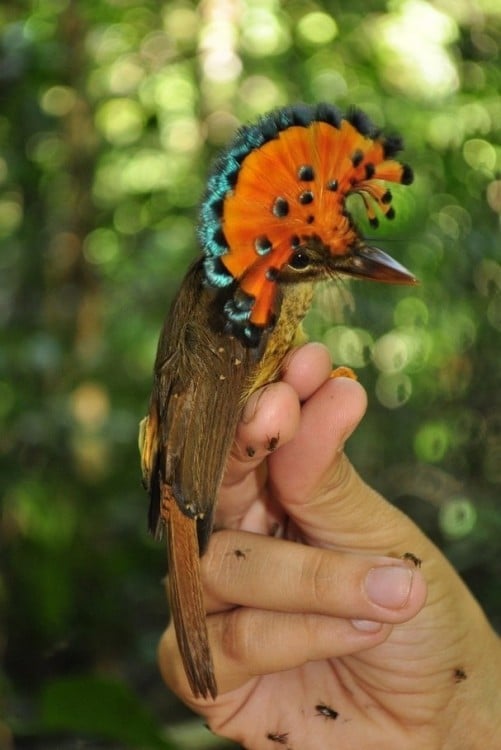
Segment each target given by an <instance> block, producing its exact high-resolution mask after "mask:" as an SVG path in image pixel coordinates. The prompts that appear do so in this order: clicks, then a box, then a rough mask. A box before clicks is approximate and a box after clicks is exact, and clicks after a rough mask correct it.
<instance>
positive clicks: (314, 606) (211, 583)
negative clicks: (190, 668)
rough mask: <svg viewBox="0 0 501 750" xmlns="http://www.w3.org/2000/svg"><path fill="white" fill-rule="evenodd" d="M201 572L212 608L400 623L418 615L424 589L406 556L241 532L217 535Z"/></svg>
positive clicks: (209, 606) (208, 602) (206, 597)
mask: <svg viewBox="0 0 501 750" xmlns="http://www.w3.org/2000/svg"><path fill="white" fill-rule="evenodd" d="M202 577H203V582H204V592H205V602H206V607H207V610H208V611H209V612H218V611H221V610H223V609H225V608H229V607H234V606H235V605H240V606H244V607H253V608H259V609H263V610H275V611H277V612H278V611H279V612H291V613H308V614H321V615H329V616H334V617H342V618H345V619H356V620H374V621H377V622H385V623H397V622H404V621H406V620H407V619H409V617H411V616H413V615H415V614H416V613H417V612H418V611H419V609H420V607H421V606H422V605H423V604H424V601H425V596H426V589H425V584H424V581H423V578H422V576H421V574H420V572H419V570H418V569H416V568H415V567H414V566H413V565H412V564H411V563H409V562H408V561H406V560H399V559H395V558H389V557H380V556H377V557H376V556H368V555H355V554H349V553H346V552H338V551H336V550H326V549H319V548H315V547H308V546H306V545H302V544H297V543H295V542H289V541H286V540H283V539H274V538H272V537H267V536H263V535H260V534H250V533H246V532H241V531H221V532H217V533H216V534H214V535H213V537H212V539H211V541H210V544H209V549H208V550H207V553H206V554H205V555H204V557H203V558H202Z"/></svg>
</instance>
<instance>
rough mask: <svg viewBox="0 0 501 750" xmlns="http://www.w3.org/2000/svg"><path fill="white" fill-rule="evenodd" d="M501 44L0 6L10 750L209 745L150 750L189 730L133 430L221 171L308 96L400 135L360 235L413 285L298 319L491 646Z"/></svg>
mask: <svg viewBox="0 0 501 750" xmlns="http://www.w3.org/2000/svg"><path fill="white" fill-rule="evenodd" d="M500 26H501V12H500V9H499V4H498V3H496V2H495V0H475V2H472V1H471V0H436V2H427V1H426V0H389V1H388V2H383V1H382V0H374V2H371V3H370V4H367V3H366V2H363V1H362V0H331V1H330V2H322V0H317V1H315V2H314V1H313V0H290V1H289V2H287V3H280V2H279V1H278V0H256V1H252V2H251V0H240V1H239V2H237V1H236V0H235V1H233V0H206V1H205V2H203V3H195V2H189V1H188V0H185V1H182V0H180V1H179V2H178V1H177V0H172V1H167V2H160V3H158V2H153V0H142V2H138V0H111V1H110V0H91V1H90V2H86V3H83V2H82V3H78V2H77V1H76V0H24V1H23V2H19V3H17V4H4V5H2V7H1V8H0V45H1V59H0V87H1V98H0V102H1V106H0V242H1V247H0V319H1V324H2V347H1V350H0V415H1V424H2V429H1V434H0V454H1V460H2V474H1V476H2V519H1V525H0V549H1V557H2V570H1V575H0V602H1V607H2V612H3V620H4V628H3V634H2V635H1V638H0V649H1V651H2V653H3V662H4V667H3V672H2V676H1V685H2V693H3V697H2V708H1V711H2V713H4V714H5V715H6V717H7V724H6V725H4V726H3V727H0V746H2V747H4V746H5V747H9V746H10V744H11V741H12V734H11V733H14V734H15V735H16V737H17V743H16V747H23V748H24V747H26V748H28V747H29V748H37V749H38V748H44V747H55V746H56V744H54V743H55V742H56V740H55V739H54V738H55V737H56V738H57V747H60V748H64V747H73V746H76V745H73V744H72V742H73V740H75V741H76V739H75V738H78V737H81V736H83V737H91V738H94V742H95V744H93V745H92V746H93V747H98V746H101V743H103V746H104V745H106V746H108V747H110V746H113V747H145V748H146V747H170V746H175V747H181V746H182V747H194V746H196V747H199V748H202V747H204V746H207V747H208V746H209V742H211V743H213V742H214V739H213V738H210V736H209V734H208V733H207V732H205V733H204V734H203V735H202V736H200V737H198V738H197V740H196V742H195V741H194V740H193V739H190V740H189V741H188V740H183V739H182V736H181V734H180V735H179V737H178V738H177V739H176V736H177V735H175V733H174V735H175V736H174V739H173V740H171V742H173V743H174V744H173V745H168V744H167V740H166V739H162V737H163V736H164V735H162V727H163V726H165V725H166V726H167V728H169V727H172V725H173V724H176V723H179V722H180V721H184V720H186V719H187V717H188V712H187V711H183V709H182V708H181V707H180V706H179V704H178V703H176V702H175V701H174V699H173V698H171V697H169V695H168V694H167V691H166V690H165V689H164V687H163V686H162V684H161V682H160V678H159V676H158V675H157V672H156V666H155V649H156V643H157V640H158V637H159V635H160V633H161V630H162V628H163V626H164V624H165V622H166V618H167V609H166V604H165V599H164V592H163V588H162V585H161V578H162V575H163V572H164V564H165V563H164V550H163V549H161V548H159V547H158V546H157V545H154V544H153V543H152V542H151V541H150V540H149V539H148V537H147V535H146V532H145V511H146V497H145V496H144V494H143V492H142V489H141V487H140V482H139V469H138V457H137V447H136V428H137V423H138V421H139V419H140V417H141V416H142V415H143V413H144V412H145V409H146V404H147V398H148V395H149V389H150V383H151V374H150V373H151V368H152V362H153V357H154V351H155V346H156V339H157V335H158V332H159V329H160V325H161V322H162V320H163V317H164V315H165V313H166V310H167V308H168V305H169V301H170V299H171V298H172V295H173V293H174V291H175V290H176V288H177V286H178V284H179V281H180V278H181V276H182V274H183V273H184V271H185V269H186V267H187V265H188V262H189V260H190V259H191V258H192V257H193V255H194V253H195V252H197V248H196V242H195V222H196V211H197V204H198V201H199V198H200V195H201V192H202V190H203V186H204V180H205V175H206V172H207V167H208V164H209V161H210V158H211V157H212V156H213V154H214V153H215V152H216V150H217V149H218V148H219V147H220V146H221V145H223V144H225V143H226V142H227V140H228V138H229V137H230V136H231V134H232V133H233V131H234V129H235V128H236V127H237V125H238V124H239V123H240V122H245V121H248V120H250V119H253V118H255V116H256V115H258V114H261V113H262V112H264V111H266V110H267V109H269V108H271V107H274V106H279V105H284V104H286V103H290V102H294V101H297V100H305V101H316V100H327V101H332V102H335V103H337V104H338V105H339V106H341V107H342V108H346V107H348V106H349V105H352V104H356V105H357V106H359V107H361V108H362V109H364V110H365V111H366V112H367V113H368V114H370V115H371V117H372V118H373V119H374V120H375V121H376V122H377V123H378V124H380V125H381V126H384V127H386V128H387V129H389V130H395V131H397V132H401V133H403V134H404V135H405V140H406V153H405V158H406V160H407V161H409V162H410V163H411V164H412V165H413V167H414V169H415V171H416V175H417V179H416V182H415V184H414V186H413V187H412V188H410V189H405V190H403V191H401V192H398V194H397V195H396V199H395V206H396V209H397V220H396V221H395V222H393V223H392V225H391V226H390V225H384V226H383V227H381V229H380V230H378V231H377V232H374V230H371V232H372V233H371V235H370V236H371V237H373V238H374V240H375V241H377V242H378V243H379V244H381V245H382V246H384V247H386V248H387V249H389V250H390V251H391V252H392V253H393V254H394V255H395V256H396V257H397V258H398V259H399V260H400V261H401V262H402V263H404V264H405V265H407V266H408V267H409V268H411V269H412V270H413V271H414V272H415V273H416V275H418V276H419V277H420V279H421V281H422V285H421V286H420V287H418V288H415V289H414V288H413V289H404V290H402V289H391V290H390V291H388V289H385V288H381V287H378V286H377V285H374V286H372V285H364V286H363V287H362V286H356V285H355V284H353V285H351V286H350V285H348V284H344V283H343V284H341V285H339V286H338V287H337V289H336V290H334V291H333V290H332V288H331V289H329V290H328V291H327V290H324V291H323V293H321V294H320V295H319V297H320V299H319V300H318V305H317V306H316V307H315V309H314V310H313V312H312V314H311V316H310V319H309V327H310V332H311V334H312V335H313V336H315V337H316V338H319V339H322V340H324V341H325V343H326V344H327V345H328V346H329V348H330V350H331V352H332V355H333V359H334V360H335V361H336V362H337V363H343V364H348V365H352V366H353V367H355V369H356V370H357V371H358V373H359V376H360V379H361V381H362V382H363V384H364V385H365V387H366V388H367V390H368V392H369V398H370V406H369V411H368V414H367V417H366V419H365V421H364V423H363V425H362V427H361V428H360V429H359V431H358V433H357V435H356V436H355V437H354V438H353V439H352V441H351V443H350V446H349V451H350V454H351V456H352V458H353V460H354V462H355V463H356V465H357V466H358V467H359V469H360V471H361V472H362V473H363V474H364V476H365V477H366V478H367V479H368V480H369V481H370V482H372V483H375V484H377V485H378V486H379V487H381V488H382V489H383V490H384V491H385V492H386V493H387V494H388V495H389V496H390V497H391V498H392V499H394V500H395V501H396V502H398V503H400V504H401V506H402V507H404V508H405V509H406V511H407V512H409V513H410V514H411V515H413V516H414V517H415V518H416V519H417V520H418V521H419V523H421V525H422V526H423V527H424V528H425V529H426V531H427V532H428V533H429V534H430V535H431V536H432V538H434V539H435V540H436V541H437V543H438V544H439V545H440V546H441V547H442V548H443V549H444V550H445V552H446V553H447V554H448V555H449V557H450V558H451V560H452V561H453V563H454V564H455V565H456V566H457V568H458V569H459V570H460V571H461V573H462V575H463V576H464V577H465V579H466V580H467V582H468V584H469V585H470V586H471V587H472V588H473V590H474V592H475V593H476V595H477V597H478V598H479V599H480V601H481V603H482V605H483V606H484V608H485V609H486V610H487V612H488V614H489V616H490V617H491V618H492V620H493V622H494V623H495V625H497V626H498V627H499V626H500V624H501V605H500V592H499V583H498V582H499V580H500V577H501V563H500V560H501V556H500V554H499V553H500V545H499V538H500V532H501V514H500V510H499V508H498V507H497V503H496V500H497V498H498V497H499V490H500V486H501V398H500V395H499V393H500V388H499V386H500V379H499V370H500V354H499V352H500V347H499V345H500V334H501V293H500V290H501V251H500V245H499V217H500V213H501V180H500V178H499V172H500V148H499V129H500V123H501V99H500V97H499V92H500V90H501V68H500V66H499V52H500V45H501V35H500ZM397 190H398V188H397ZM395 192H396V191H395ZM65 681H66V682H65ZM68 681H69V682H68ZM65 686H66V687H65ZM68 686H70V687H68ZM58 691H59V692H58ZM68 691H69V692H68ZM55 696H56V697H55ZM57 696H59V698H57ZM61 696H65V698H64V700H63V698H62V697H61ZM99 696H101V697H102V699H101V700H99ZM51 701H52V703H51ZM79 704H80V705H82V706H85V705H87V706H89V705H90V706H91V707H92V706H94V707H95V710H86V711H84V710H83V709H82V712H79V711H78V710H77V709H76V707H78V705H79ZM103 704H104V705H105V706H107V707H110V706H111V709H110V711H109V712H106V713H107V714H108V715H104V714H103V712H102V711H99V710H98V705H101V707H102V705H103ZM58 705H59V706H60V714H59V717H58V712H57V706H58ZM128 719H130V721H128ZM128 728H129V729H128ZM167 734H168V735H169V736H171V737H172V732H171V733H170V734H169V731H167ZM110 742H111V743H112V744H111V745H110V744H109V743H110ZM106 743H108V744H106ZM79 746H81V745H79ZM211 746H215V745H214V744H211ZM219 746H221V745H218V747H219Z"/></svg>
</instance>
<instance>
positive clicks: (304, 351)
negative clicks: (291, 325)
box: [282, 341, 332, 401]
mask: <svg viewBox="0 0 501 750" xmlns="http://www.w3.org/2000/svg"><path fill="white" fill-rule="evenodd" d="M331 372H332V361H331V356H330V354H329V350H328V349H327V347H326V346H324V345H323V344H319V343H317V342H313V341H312V342H311V343H309V344H305V345H304V346H301V347H299V348H297V349H294V350H293V351H292V352H290V354H288V355H287V357H286V359H285V362H284V365H283V368H282V380H283V382H284V383H288V384H289V385H291V386H292V387H293V388H294V390H295V391H296V393H297V395H298V398H299V400H300V401H306V399H308V398H310V396H311V395H312V394H313V393H314V392H315V391H316V390H317V389H318V388H320V386H321V385H322V384H323V383H325V381H326V380H328V378H329V377H330V374H331Z"/></svg>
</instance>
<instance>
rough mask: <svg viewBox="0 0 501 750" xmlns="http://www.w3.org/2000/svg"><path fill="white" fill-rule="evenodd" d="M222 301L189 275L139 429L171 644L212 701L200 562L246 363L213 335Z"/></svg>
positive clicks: (198, 691) (197, 269) (194, 684)
mask: <svg viewBox="0 0 501 750" xmlns="http://www.w3.org/2000/svg"><path fill="white" fill-rule="evenodd" d="M218 309H220V306H219V305H218V300H217V298H216V296H215V293H214V292H213V291H210V290H208V289H207V288H206V287H205V286H204V285H203V284H202V275H201V264H200V262H197V263H195V265H194V266H192V268H191V269H190V271H189V272H188V274H187V276H186V278H185V280H184V282H183V285H182V287H181V289H180V292H179V294H178V296H177V298H176V300H175V301H174V305H173V307H172V310H171V312H170V314H169V316H168V318H167V320H166V322H165V325H164V328H163V331H162V334H161V336H160V341H159V345H158V352H157V358H156V362H155V380H154V386H153V392H152V395H151V399H150V410H149V414H148V416H147V417H145V419H144V420H143V421H142V423H141V429H140V438H139V441H140V449H141V462H142V469H143V478H144V483H145V486H146V488H147V489H148V491H149V494H150V510H149V527H150V530H151V531H152V533H154V534H155V536H156V537H157V538H158V537H161V536H162V534H163V531H164V529H165V528H167V542H168V545H167V546H168V565H169V583H168V586H169V598H170V603H171V612H172V616H173V619H174V624H175V630H176V637H177V640H178V644H179V649H180V652H181V655H182V658H183V664H184V667H185V670H186V675H187V677H188V681H189V683H190V686H191V689H192V691H193V693H194V695H195V696H198V695H203V696H204V697H208V695H212V697H215V696H216V694H217V686H216V681H215V677H214V671H213V666H212V658H211V654H210V649H209V640H208V633H207V625H206V619H205V608H204V602H203V592H202V584H201V579H200V560H199V555H200V554H203V552H204V550H205V548H206V546H207V542H208V538H209V536H210V532H211V530H212V519H213V513H214V506H215V503H216V496H217V492H218V489H219V485H220V483H221V478H222V474H223V471H224V466H225V463H226V458H227V455H228V452H229V450H230V446H231V443H232V440H233V436H234V432H235V428H236V424H237V420H238V417H239V414H240V408H241V396H242V392H243V390H244V383H245V382H246V380H247V377H248V374H249V372H250V370H251V368H252V367H253V365H254V362H253V360H252V357H251V354H250V353H249V350H248V349H245V348H244V347H243V346H242V345H241V344H240V343H239V342H238V341H236V340H235V339H234V338H232V337H229V336H225V335H224V334H222V333H220V332H219V330H220V329H219V327H218Z"/></svg>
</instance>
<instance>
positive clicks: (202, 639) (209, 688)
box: [167, 500, 217, 699]
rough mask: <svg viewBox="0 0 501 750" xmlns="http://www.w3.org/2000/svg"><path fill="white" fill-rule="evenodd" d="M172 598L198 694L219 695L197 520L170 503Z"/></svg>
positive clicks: (182, 646)
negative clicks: (204, 597) (202, 577)
mask: <svg viewBox="0 0 501 750" xmlns="http://www.w3.org/2000/svg"><path fill="white" fill-rule="evenodd" d="M167 526H168V561H169V598H170V608H171V614H172V618H173V620H174V626H175V629H176V637H177V642H178V645H179V650H180V651H181V656H182V659H183V664H184V667H185V671H186V675H187V677H188V682H189V684H190V688H191V690H192V692H193V695H194V696H195V697H200V696H202V697H204V698H208V697H209V695H210V696H212V698H214V699H215V698H216V696H217V685H216V678H215V676H214V667H213V664H212V656H211V652H210V648H209V635H208V632H207V622H206V613H205V607H204V601H203V593H202V580H201V574H200V555H199V550H198V540H197V530H196V521H195V520H194V519H193V518H189V517H188V516H186V515H185V514H184V513H183V512H182V511H181V510H180V509H179V507H178V505H177V503H176V502H175V500H174V501H172V500H171V501H170V503H169V521H168V524H167Z"/></svg>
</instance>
